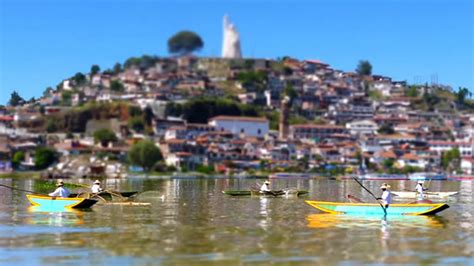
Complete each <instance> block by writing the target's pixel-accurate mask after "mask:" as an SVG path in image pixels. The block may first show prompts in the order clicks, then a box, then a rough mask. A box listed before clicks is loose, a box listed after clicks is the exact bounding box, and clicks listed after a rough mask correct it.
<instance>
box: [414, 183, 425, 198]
mask: <svg viewBox="0 0 474 266" xmlns="http://www.w3.org/2000/svg"><path fill="white" fill-rule="evenodd" d="M415 189H416V192H417V193H418V194H419V197H420V198H423V196H424V195H423V190H424V189H423V186H422V185H421V184H416V187H415Z"/></svg>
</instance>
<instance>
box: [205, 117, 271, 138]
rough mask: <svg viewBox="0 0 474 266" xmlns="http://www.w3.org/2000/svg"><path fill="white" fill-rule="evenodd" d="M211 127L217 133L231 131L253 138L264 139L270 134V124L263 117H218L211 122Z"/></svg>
mask: <svg viewBox="0 0 474 266" xmlns="http://www.w3.org/2000/svg"><path fill="white" fill-rule="evenodd" d="M209 125H211V126H213V127H215V128H216V130H217V131H229V132H232V134H242V135H245V136H252V137H264V136H265V135H266V134H268V130H269V122H268V120H267V119H266V118H263V117H246V116H216V117H213V118H211V119H210V120H209Z"/></svg>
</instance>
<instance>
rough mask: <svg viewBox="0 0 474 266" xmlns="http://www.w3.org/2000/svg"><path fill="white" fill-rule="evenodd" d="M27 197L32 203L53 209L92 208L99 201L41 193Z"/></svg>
mask: <svg viewBox="0 0 474 266" xmlns="http://www.w3.org/2000/svg"><path fill="white" fill-rule="evenodd" d="M26 197H27V198H28V201H29V202H30V203H31V205H33V206H41V208H42V209H48V210H51V211H56V210H64V209H70V208H74V209H84V208H90V207H92V205H94V204H96V203H97V200H94V199H84V198H60V197H50V196H39V195H26Z"/></svg>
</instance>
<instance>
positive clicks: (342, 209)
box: [306, 200, 449, 215]
mask: <svg viewBox="0 0 474 266" xmlns="http://www.w3.org/2000/svg"><path fill="white" fill-rule="evenodd" d="M306 203H308V204H309V205H311V206H312V207H314V208H316V209H318V210H321V211H323V212H327V213H333V214H359V215H361V214H362V215H384V211H383V209H382V207H381V206H380V205H379V204H377V203H345V202H327V201H311V200H307V201H306ZM447 208H449V206H448V205H447V204H445V203H431V204H428V203H425V204H390V206H389V207H388V208H387V209H386V211H387V215H432V214H436V213H438V212H441V211H443V210H445V209H447Z"/></svg>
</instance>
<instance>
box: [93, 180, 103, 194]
mask: <svg viewBox="0 0 474 266" xmlns="http://www.w3.org/2000/svg"><path fill="white" fill-rule="evenodd" d="M91 190H92V193H94V194H97V193H100V192H102V191H104V190H103V189H102V188H101V187H100V181H99V180H96V181H94V185H92V187H91Z"/></svg>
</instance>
